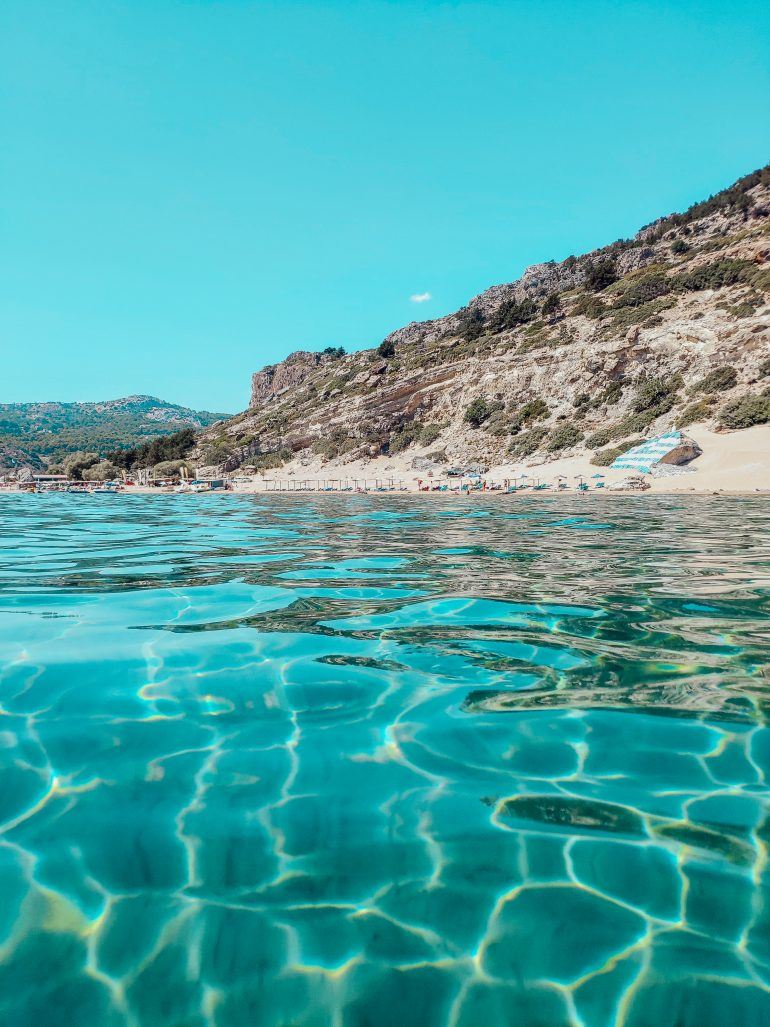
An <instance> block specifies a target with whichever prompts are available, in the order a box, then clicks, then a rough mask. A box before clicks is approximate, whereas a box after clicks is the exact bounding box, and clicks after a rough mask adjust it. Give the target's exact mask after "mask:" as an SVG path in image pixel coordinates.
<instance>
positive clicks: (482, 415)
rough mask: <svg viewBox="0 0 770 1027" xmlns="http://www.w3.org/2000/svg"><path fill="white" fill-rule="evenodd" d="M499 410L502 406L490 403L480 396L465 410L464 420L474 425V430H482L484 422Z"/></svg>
mask: <svg viewBox="0 0 770 1027" xmlns="http://www.w3.org/2000/svg"><path fill="white" fill-rule="evenodd" d="M499 409H500V404H493V403H488V402H487V401H486V400H485V399H484V397H483V396H478V397H477V398H476V399H474V400H471V402H470V403H469V404H468V406H467V407H466V408H465V413H464V414H463V420H464V421H465V422H466V423H467V424H471V425H473V427H474V428H480V427H481V425H482V424H483V423H484V421H486V420H487V419H488V418H489V417H491V415H492V414H493V413H494V412H495V410H499Z"/></svg>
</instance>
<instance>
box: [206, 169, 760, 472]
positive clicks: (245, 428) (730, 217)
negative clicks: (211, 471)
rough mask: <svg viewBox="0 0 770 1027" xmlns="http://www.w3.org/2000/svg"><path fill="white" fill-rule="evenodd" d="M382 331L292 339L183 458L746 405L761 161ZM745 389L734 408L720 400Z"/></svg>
mask: <svg viewBox="0 0 770 1027" xmlns="http://www.w3.org/2000/svg"><path fill="white" fill-rule="evenodd" d="M388 342H389V343H390V344H392V346H391V347H390V348H392V350H393V352H392V353H391V354H390V355H389V356H387V357H383V356H380V355H379V353H378V352H377V351H376V350H364V351H361V352H357V353H353V354H349V355H340V353H339V351H334V350H330V351H326V352H325V353H323V354H318V353H308V352H303V351H299V352H297V353H293V354H292V355H291V356H289V357H288V358H287V359H286V360H284V361H282V362H281V363H279V364H276V365H274V366H272V367H267V368H265V369H264V370H262V371H260V372H258V373H257V374H255V375H254V378H253V383H252V399H251V406H250V408H249V409H248V410H247V411H246V412H245V413H244V414H241V415H239V416H238V417H236V418H233V419H231V420H230V421H227V422H224V423H223V424H220V425H217V426H215V427H214V428H212V429H209V430H207V431H206V432H204V433H203V435H202V437H201V440H200V446H199V450H198V457H199V459H200V460H205V459H207V458H208V459H210V460H211V461H212V462H213V461H214V460H216V462H217V464H218V465H219V466H223V465H224V464H226V465H227V466H228V467H229V468H233V467H237V466H240V465H244V464H245V465H249V464H254V465H255V466H258V467H259V466H262V467H267V466H270V465H271V464H272V465H273V466H276V465H277V464H280V462H281V461H285V460H287V459H289V458H290V457H292V456H293V457H295V458H298V459H300V460H302V459H304V455H305V454H310V453H311V452H312V453H315V454H322V455H324V456H325V457H326V458H327V459H328V460H329V461H332V462H334V463H344V462H345V461H346V460H350V459H352V458H361V457H366V456H367V455H374V454H377V453H381V452H397V451H403V450H405V449H412V450H414V454H415V455H416V456H417V455H420V454H423V453H426V452H429V451H430V452H434V453H437V454H439V457H440V458H442V459H446V460H449V461H453V462H454V461H458V462H459V461H466V460H471V459H472V460H477V461H485V462H490V463H491V462H499V461H501V460H504V459H506V457H507V458H508V459H511V458H515V459H521V460H524V461H526V460H535V459H542V457H543V455H545V456H548V455H551V454H553V455H554V456H557V455H563V454H564V453H565V452H569V451H570V450H575V449H584V448H588V449H591V450H604V452H605V453H607V452H608V451H609V449H611V448H612V447H613V446H616V447H617V446H623V445H625V444H626V443H627V442H630V441H632V440H633V439H635V438H639V437H644V436H647V435H650V434H653V433H654V432H656V431H658V430H661V429H664V428H669V427H673V426H675V425H676V426H682V427H685V426H686V425H687V424H688V423H693V421H694V420H700V421H710V422H712V423H713V424H720V423H721V424H725V426H726V427H727V428H730V427H740V426H741V422H743V421H745V420H747V419H748V420H751V418H752V417H754V418H755V417H757V416H759V417H760V418H761V417H762V410H763V409H765V407H764V406H763V404H765V405H766V406H767V409H768V411H770V168H767V169H764V170H763V171H761V172H756V173H754V174H753V175H751V176H747V178H746V179H743V180H741V181H740V182H738V183H736V185H735V186H733V187H731V189H729V190H725V192H724V193H721V194H718V195H717V196H716V197H714V198H712V199H711V200H709V201H706V202H705V203H704V204H700V205H697V206H696V207H694V208H691V210H690V211H689V212H687V213H685V214H683V215H671V216H670V217H667V218H663V219H661V220H660V221H658V222H655V223H654V224H653V225H650V226H647V227H646V228H644V229H642V231H640V232H639V233H638V234H637V236H636V237H635V238H634V239H631V240H626V241H623V242H618V243H614V244H613V245H611V246H608V247H605V248H603V249H601V250H597V251H595V252H593V253H590V254H586V255H584V256H581V257H571V258H569V259H568V260H566V261H562V262H561V263H555V262H554V263H548V264H538V265H535V266H534V267H531V268H528V269H527V271H526V272H525V273H524V274H523V275H522V277H521V278H520V279H519V280H518V281H516V282H512V283H510V284H506V285H497V286H493V287H492V288H490V289H487V290H486V291H485V292H483V293H481V294H480V295H479V296H476V297H474V298H473V299H472V300H470V301H469V303H468V304H467V306H466V307H464V308H463V309H462V310H460V311H457V312H456V313H454V314H450V315H448V316H447V317H443V318H439V319H436V320H432V321H425V322H419V323H417V322H415V323H412V324H409V325H406V326H405V327H404V328H401V329H399V330H397V331H395V332H393V333H392V334H391V335H390V336H388ZM766 393H767V395H766ZM752 397H754V400H752ZM747 398H748V401H749V407H750V410H749V407H747V408H746V409H745V410H744V408H741V409H740V410H739V412H738V414H735V413H731V414H730V415H729V416H728V414H726V413H725V412H724V411H725V408H726V407H729V406H730V404H732V405H733V407H735V406H736V404H740V403H741V402H742V401H743V400H746V399H747ZM476 400H478V401H480V404H481V405H479V404H476V405H475V406H474V411H475V414H476V415H477V416H471V414H469V412H468V408H469V406H470V404H471V403H472V402H473V401H476ZM752 403H753V405H752ZM747 411H748V412H747ZM752 411H753V412H752ZM758 411H759V413H758ZM768 416H769V417H770V413H769V414H768ZM754 423H756V422H754Z"/></svg>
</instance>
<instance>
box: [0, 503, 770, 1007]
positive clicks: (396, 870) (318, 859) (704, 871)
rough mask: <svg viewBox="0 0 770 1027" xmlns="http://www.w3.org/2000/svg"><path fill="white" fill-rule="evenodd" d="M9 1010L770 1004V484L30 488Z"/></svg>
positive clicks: (1, 876)
mask: <svg viewBox="0 0 770 1027" xmlns="http://www.w3.org/2000/svg"><path fill="white" fill-rule="evenodd" d="M0 531H1V532H2V547H1V548H0V889H1V891H0V894H1V895H2V900H3V901H2V903H0V1021H1V1022H2V1023H3V1024H9V1025H14V1027H16V1025H24V1027H26V1025H33V1024H34V1025H35V1027H41V1025H47V1024H57V1025H60V1024H77V1025H78V1027H84V1025H86V1027H87V1025H91V1024H94V1025H100V1027H101V1025H123V1024H130V1025H140V1027H145V1025H146V1027H159V1025H163V1027H166V1025H172V1024H174V1025H185V1027H186V1025H196V1027H197V1025H200V1027H204V1025H216V1027H225V1025H227V1027H231V1025H236V1027H240V1025H254V1024H259V1025H266V1027H272V1025H290V1024H291V1025H319V1027H320V1025H326V1024H332V1025H338V1027H385V1025H398V1027H411V1025H415V1027H417V1025H419V1027H432V1025H455V1027H475V1025H479V1024H495V1025H508V1024H510V1025H513V1024H516V1025H525V1027H531V1025H548V1027H561V1025H567V1024H571V1025H584V1027H620V1025H624V1027H647V1025H650V1024H661V1025H669V1024H670V1025H674V1024H676V1025H678V1027H696V1025H697V1027H707V1025H712V1024H713V1025H719V1027H723V1025H726V1024H736V1025H741V1027H744V1025H759V1024H766V1023H767V1022H768V1021H770V866H768V845H769V844H770V808H769V806H768V795H769V794H770V728H768V726H767V712H768V708H769V707H768V698H769V692H768V686H769V685H770V680H769V671H768V668H769V667H770V620H769V619H768V612H769V611H770V603H769V602H768V596H769V595H770V504H768V503H767V501H766V500H763V499H739V498H718V497H714V498H711V499H705V498H687V499H680V498H679V499H677V498H664V497H661V498H652V499H651V498H650V497H623V498H621V497H605V498H600V497H598V496H596V497H594V496H591V497H581V496H574V497H564V498H563V497H553V498H551V499H543V500H539V501H538V500H526V499H522V498H520V497H497V498H494V499H490V500H484V499H479V500H478V501H477V502H476V501H473V502H471V501H468V500H459V499H450V500H444V499H439V498H436V497H425V498H409V499H403V498H384V497H383V498H379V497H378V498H377V500H376V501H372V500H371V499H366V498H364V497H356V496H350V497H344V496H332V497H313V498H300V497H291V498H290V497H273V498H272V499H268V498H263V497H237V496H220V497H217V496H213V495H212V496H205V495H204V496H152V497H125V496H104V497H97V496H93V497H82V498H81V497H74V496H56V495H40V496H24V495H14V496H3V497H1V498H0Z"/></svg>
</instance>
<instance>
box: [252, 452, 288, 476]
mask: <svg viewBox="0 0 770 1027" xmlns="http://www.w3.org/2000/svg"><path fill="white" fill-rule="evenodd" d="M293 456H294V454H293V453H292V451H291V450H290V449H278V450H275V451H274V452H272V453H258V454H257V455H256V456H250V457H249V466H250V467H253V468H254V469H255V470H256V471H272V470H274V469H275V468H277V467H282V466H283V465H284V464H287V463H288V462H289V461H290V460H291V458H292V457H293Z"/></svg>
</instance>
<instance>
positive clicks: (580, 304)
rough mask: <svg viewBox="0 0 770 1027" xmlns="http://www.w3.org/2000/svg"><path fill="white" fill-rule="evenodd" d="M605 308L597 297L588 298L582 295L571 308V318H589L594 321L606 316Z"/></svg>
mask: <svg viewBox="0 0 770 1027" xmlns="http://www.w3.org/2000/svg"><path fill="white" fill-rule="evenodd" d="M606 312H607V307H606V306H605V305H604V304H603V303H602V301H601V300H600V299H599V297H598V296H590V295H588V294H587V293H584V294H583V295H582V296H579V297H578V301H577V303H576V304H575V305H574V307H573V308H572V311H571V313H572V316H573V317H580V316H582V317H590V318H592V319H594V320H595V319H596V318H599V317H602V315H603V314H606Z"/></svg>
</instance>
